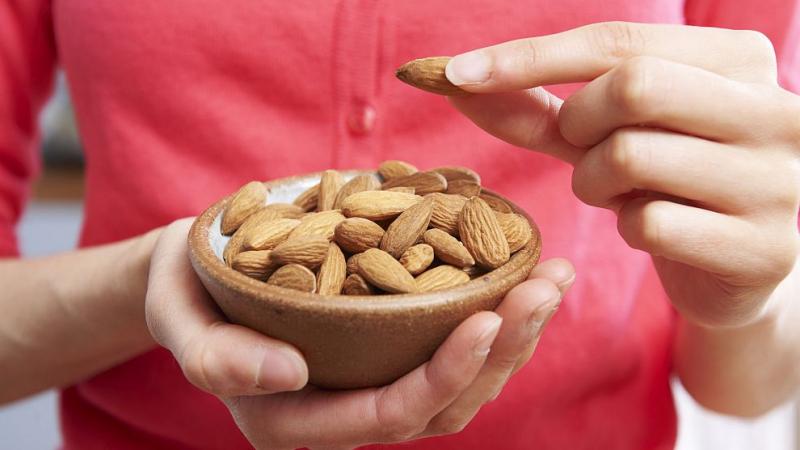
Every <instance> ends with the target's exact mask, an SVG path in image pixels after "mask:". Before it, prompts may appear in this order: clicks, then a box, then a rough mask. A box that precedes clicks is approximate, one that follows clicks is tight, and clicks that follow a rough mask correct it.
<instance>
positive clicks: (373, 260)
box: [357, 248, 417, 294]
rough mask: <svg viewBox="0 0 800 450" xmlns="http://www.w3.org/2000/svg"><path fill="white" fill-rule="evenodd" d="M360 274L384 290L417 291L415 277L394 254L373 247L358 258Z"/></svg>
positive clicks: (392, 291)
mask: <svg viewBox="0 0 800 450" xmlns="http://www.w3.org/2000/svg"><path fill="white" fill-rule="evenodd" d="M357 265H358V274H359V275H361V276H362V277H364V279H365V280H367V282H369V283H370V284H372V285H374V286H377V287H379V288H381V289H383V290H384V291H387V292H391V293H395V294H403V293H408V292H414V291H416V289H417V287H416V284H415V282H414V277H412V276H411V274H410V273H408V271H407V270H406V269H405V268H404V267H403V266H402V265H401V264H400V263H399V262H397V260H396V259H394V258H393V257H392V255H390V254H388V253H386V252H385V251H383V250H380V249H377V248H371V249H369V250H367V251H365V252H364V253H361V256H359V257H358V260H357Z"/></svg>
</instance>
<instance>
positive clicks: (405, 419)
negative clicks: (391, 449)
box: [374, 393, 428, 442]
mask: <svg viewBox="0 0 800 450" xmlns="http://www.w3.org/2000/svg"><path fill="white" fill-rule="evenodd" d="M385 395H386V393H384V394H382V396H385ZM384 400H386V401H384ZM374 414H375V420H376V422H377V423H378V425H379V426H380V428H381V433H382V435H383V440H384V441H386V442H402V441H407V440H409V439H411V438H413V437H414V436H417V435H419V434H420V433H422V432H423V431H425V428H426V427H427V425H428V424H427V421H425V422H424V423H423V421H421V420H418V419H417V418H416V417H412V416H411V415H409V414H407V411H406V409H405V407H404V406H403V402H402V400H401V401H389V399H383V400H381V399H379V400H378V402H377V404H376V409H375V413H374Z"/></svg>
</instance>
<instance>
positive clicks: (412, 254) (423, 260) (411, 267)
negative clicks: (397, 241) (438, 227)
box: [400, 244, 433, 275]
mask: <svg viewBox="0 0 800 450" xmlns="http://www.w3.org/2000/svg"><path fill="white" fill-rule="evenodd" d="M432 262H433V247H431V246H430V245H428V244H417V245H412V246H411V247H409V248H408V250H406V251H405V252H404V253H403V256H401V257H400V264H402V265H403V267H405V268H406V270H407V271H408V273H410V274H411V275H419V274H421V273H422V272H424V271H425V269H427V268H428V267H429V266H430V265H431V263H432Z"/></svg>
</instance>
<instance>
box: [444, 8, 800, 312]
mask: <svg viewBox="0 0 800 450" xmlns="http://www.w3.org/2000/svg"><path fill="white" fill-rule="evenodd" d="M446 72H447V75H448V78H449V79H450V81H451V82H453V83H454V84H457V85H460V86H461V87H462V88H463V89H465V90H468V91H470V92H475V93H482V94H492V95H473V96H467V97H453V98H451V101H452V102H453V104H454V105H455V106H456V107H457V108H458V109H459V110H460V111H461V112H463V113H464V114H466V115H467V116H468V117H469V118H470V119H472V120H473V121H474V122H475V123H477V124H478V125H479V126H480V127H482V128H484V129H485V130H486V131H488V132H489V133H492V134H494V135H495V136H497V137H499V138H501V139H504V140H506V141H508V142H510V143H512V144H515V145H519V146H522V147H527V148H529V149H534V150H538V151H542V152H545V153H549V154H551V155H553V156H556V157H558V158H560V159H563V160H565V161H567V162H569V163H571V164H573V165H574V166H575V171H574V174H573V190H574V191H575V194H576V195H577V196H578V197H579V198H580V199H581V200H582V201H584V202H586V203H588V204H590V205H594V206H600V207H604V208H608V209H611V210H613V211H615V212H616V213H617V215H618V228H619V232H620V234H621V235H622V237H623V238H624V239H625V241H626V242H627V243H628V244H629V245H630V246H631V247H633V248H637V249H641V250H644V251H647V252H649V253H651V254H652V255H653V260H654V261H655V265H656V268H657V270H658V272H659V275H660V276H661V280H662V282H663V284H664V286H665V288H666V290H667V293H668V294H669V296H670V298H671V300H672V302H673V303H674V305H675V306H676V308H677V309H678V310H679V311H680V312H681V313H682V315H683V316H684V317H685V318H686V319H687V320H689V321H690V322H692V323H696V324H699V325H703V326H710V327H728V326H740V325H745V324H748V323H752V322H754V321H755V320H757V319H759V318H760V317H763V316H764V313H765V312H766V311H772V310H774V309H773V308H767V306H768V305H770V302H769V300H770V297H771V294H772V292H773V291H774V290H775V288H776V287H777V286H778V284H779V283H781V281H782V280H784V279H785V278H786V277H787V276H789V274H790V273H792V270H793V268H794V265H795V260H796V257H797V254H798V242H799V238H798V229H797V213H798V204H799V203H800V97H798V96H796V95H794V94H792V93H789V92H787V91H785V90H783V89H781V88H780V87H779V86H778V83H777V66H776V60H775V52H774V50H773V48H772V45H771V44H770V42H769V40H768V39H767V38H766V37H764V36H763V35H762V34H760V33H757V32H753V31H733V30H724V29H714V28H701V27H689V26H677V25H646V24H633V23H601V24H594V25H589V26H585V27H582V28H577V29H574V30H570V31H566V32H564V33H559V34H556V35H550V36H542V37H536V38H530V39H522V40H518V41H511V42H506V43H503V44H499V45H496V46H493V47H488V48H484V49H481V50H476V51H472V52H469V53H465V54H463V55H459V56H457V57H455V58H454V59H453V60H452V61H451V62H450V63H449V65H448V67H447V71H446ZM578 81H588V84H586V85H585V86H583V87H582V88H581V89H579V90H578V91H577V92H576V93H574V94H573V95H572V96H570V97H569V98H568V99H566V101H564V102H563V104H562V101H561V100H560V99H558V98H557V97H555V96H553V95H552V94H550V93H548V92H547V91H545V90H544V89H542V88H540V87H537V86H543V85H549V84H559V83H567V82H578ZM527 88H534V89H530V90H527V91H523V89H527ZM792 276H798V275H797V274H795V275H792Z"/></svg>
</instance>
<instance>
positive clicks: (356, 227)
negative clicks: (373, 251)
mask: <svg viewBox="0 0 800 450" xmlns="http://www.w3.org/2000/svg"><path fill="white" fill-rule="evenodd" d="M383 235H384V231H383V228H381V226H380V225H378V224H377V223H375V222H373V221H371V220H369V219H362V218H361V217H351V218H349V219H345V220H343V221H341V222H339V224H338V225H336V230H335V231H334V235H333V240H334V241H336V243H337V244H339V247H341V248H342V249H343V250H345V251H347V252H350V253H361V252H363V251H366V250H367V249H370V248H376V247H378V246H379V245H380V244H381V239H383Z"/></svg>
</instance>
